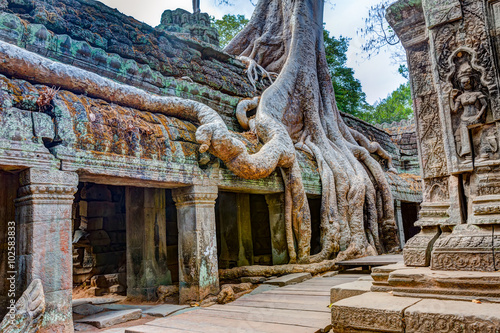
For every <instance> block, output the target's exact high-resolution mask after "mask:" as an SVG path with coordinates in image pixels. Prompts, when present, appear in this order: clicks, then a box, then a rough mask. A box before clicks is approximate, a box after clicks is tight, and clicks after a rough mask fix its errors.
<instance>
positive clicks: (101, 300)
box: [73, 296, 126, 307]
mask: <svg viewBox="0 0 500 333" xmlns="http://www.w3.org/2000/svg"><path fill="white" fill-rule="evenodd" d="M125 298H126V297H124V296H115V297H90V298H78V299H74V300H73V307H75V306H78V305H82V304H93V305H101V304H112V303H118V302H120V301H122V300H124V299H125Z"/></svg>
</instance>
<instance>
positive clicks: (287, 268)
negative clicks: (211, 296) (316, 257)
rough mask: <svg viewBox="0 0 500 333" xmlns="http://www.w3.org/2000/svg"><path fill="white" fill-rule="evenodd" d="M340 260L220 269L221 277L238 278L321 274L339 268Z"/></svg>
mask: <svg viewBox="0 0 500 333" xmlns="http://www.w3.org/2000/svg"><path fill="white" fill-rule="evenodd" d="M337 262H338V260H336V259H335V260H324V261H321V262H318V263H314V264H305V265H301V264H288V265H277V266H242V267H235V268H231V269H220V270H219V279H221V280H236V279H239V278H241V277H243V276H280V275H285V274H293V273H311V274H313V275H314V274H320V273H324V272H328V271H333V270H336V269H337V268H338V266H337Z"/></svg>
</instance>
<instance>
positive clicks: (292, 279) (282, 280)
mask: <svg viewBox="0 0 500 333" xmlns="http://www.w3.org/2000/svg"><path fill="white" fill-rule="evenodd" d="M311 278H312V276H311V273H295V274H287V275H283V276H280V277H279V278H276V279H271V280H268V281H266V282H264V284H271V285H275V286H280V287H284V286H288V285H290V284H293V283H300V282H303V281H306V280H309V279H311Z"/></svg>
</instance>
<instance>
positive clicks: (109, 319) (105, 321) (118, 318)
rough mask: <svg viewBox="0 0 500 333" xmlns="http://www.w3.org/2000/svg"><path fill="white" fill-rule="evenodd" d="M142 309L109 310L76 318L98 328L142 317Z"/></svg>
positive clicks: (79, 321)
mask: <svg viewBox="0 0 500 333" xmlns="http://www.w3.org/2000/svg"><path fill="white" fill-rule="evenodd" d="M141 316H142V311H141V310H140V309H132V310H122V311H108V312H102V313H98V314H95V315H92V316H88V317H85V318H82V319H78V320H75V322H78V323H85V324H90V325H93V326H95V327H97V328H106V327H110V326H113V325H118V324H121V323H125V322H127V321H130V320H136V319H139V318H141Z"/></svg>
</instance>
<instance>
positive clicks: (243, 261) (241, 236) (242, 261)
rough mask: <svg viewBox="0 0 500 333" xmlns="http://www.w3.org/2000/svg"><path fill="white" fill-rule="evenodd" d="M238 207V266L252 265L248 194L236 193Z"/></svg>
mask: <svg viewBox="0 0 500 333" xmlns="http://www.w3.org/2000/svg"><path fill="white" fill-rule="evenodd" d="M236 205H237V207H238V217H237V223H238V243H239V251H238V266H250V265H253V242H252V221H251V220H250V194H247V193H238V194H236Z"/></svg>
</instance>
